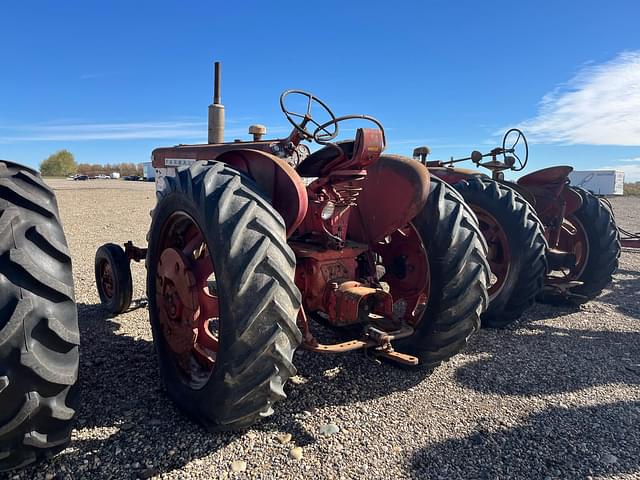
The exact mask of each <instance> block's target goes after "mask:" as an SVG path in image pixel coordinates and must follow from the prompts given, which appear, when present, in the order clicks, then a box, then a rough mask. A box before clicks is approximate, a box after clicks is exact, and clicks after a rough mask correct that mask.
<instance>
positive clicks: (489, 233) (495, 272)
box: [472, 206, 511, 299]
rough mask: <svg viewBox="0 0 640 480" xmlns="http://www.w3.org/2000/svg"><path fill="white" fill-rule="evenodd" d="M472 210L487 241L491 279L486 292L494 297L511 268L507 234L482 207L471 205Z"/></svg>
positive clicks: (502, 285)
mask: <svg viewBox="0 0 640 480" xmlns="http://www.w3.org/2000/svg"><path fill="white" fill-rule="evenodd" d="M472 210H473V212H474V213H475V214H476V217H478V223H479V225H480V231H481V232H482V236H483V237H484V239H485V240H486V242H487V247H488V252H487V261H488V262H489V267H490V269H491V279H490V283H489V288H488V289H487V292H488V293H489V298H490V299H491V298H494V297H495V296H496V295H498V293H500V291H502V288H503V287H504V285H505V281H506V280H507V277H508V276H509V270H510V269H511V252H510V250H509V240H508V238H507V235H506V233H505V231H504V229H503V228H502V226H501V225H500V223H499V222H498V221H497V220H496V219H495V217H494V216H493V215H491V214H490V213H489V212H487V211H486V210H484V209H482V208H478V207H476V206H473V208H472Z"/></svg>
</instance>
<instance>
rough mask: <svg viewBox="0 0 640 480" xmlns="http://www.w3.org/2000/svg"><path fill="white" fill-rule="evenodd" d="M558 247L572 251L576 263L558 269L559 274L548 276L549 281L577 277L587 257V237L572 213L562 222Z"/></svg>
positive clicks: (581, 271) (580, 274) (560, 280)
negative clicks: (569, 266) (570, 266)
mask: <svg viewBox="0 0 640 480" xmlns="http://www.w3.org/2000/svg"><path fill="white" fill-rule="evenodd" d="M558 249H559V250H561V251H563V252H569V253H573V254H574V255H575V256H576V264H575V266H574V267H573V268H565V269H563V270H560V275H554V276H552V277H550V281H551V283H553V282H554V281H556V282H564V281H572V280H577V279H579V278H580V277H581V276H582V274H583V273H584V269H585V267H586V266H587V260H588V258H589V237H588V236H587V232H586V231H585V229H584V226H583V225H582V223H580V220H578V218H577V217H575V216H574V215H569V216H567V217H566V218H565V219H564V220H563V222H562V228H561V229H560V239H559V241H558Z"/></svg>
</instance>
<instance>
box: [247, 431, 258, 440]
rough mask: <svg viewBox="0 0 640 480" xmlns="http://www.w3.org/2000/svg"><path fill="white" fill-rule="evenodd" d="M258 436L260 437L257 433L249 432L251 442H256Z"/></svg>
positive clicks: (248, 436)
mask: <svg viewBox="0 0 640 480" xmlns="http://www.w3.org/2000/svg"><path fill="white" fill-rule="evenodd" d="M257 436H258V435H257V434H256V433H255V432H249V433H247V438H248V439H249V440H255V439H256V437H257Z"/></svg>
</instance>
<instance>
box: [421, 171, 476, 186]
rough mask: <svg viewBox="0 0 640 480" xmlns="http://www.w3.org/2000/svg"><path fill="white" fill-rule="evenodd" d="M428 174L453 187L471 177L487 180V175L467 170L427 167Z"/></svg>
mask: <svg viewBox="0 0 640 480" xmlns="http://www.w3.org/2000/svg"><path fill="white" fill-rule="evenodd" d="M428 168H429V173H430V174H431V175H433V176H434V177H438V178H439V179H440V180H442V181H443V182H446V183H448V184H449V185H455V184H456V183H458V182H462V181H464V180H467V179H469V178H471V177H482V178H489V176H488V175H486V174H484V173H482V172H479V171H477V170H471V169H469V168H452V167H428Z"/></svg>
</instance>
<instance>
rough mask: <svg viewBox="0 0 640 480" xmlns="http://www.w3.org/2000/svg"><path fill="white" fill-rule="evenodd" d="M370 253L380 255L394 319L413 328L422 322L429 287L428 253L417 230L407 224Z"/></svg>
mask: <svg viewBox="0 0 640 480" xmlns="http://www.w3.org/2000/svg"><path fill="white" fill-rule="evenodd" d="M372 250H373V251H374V252H375V253H376V254H377V255H379V256H380V258H381V262H380V263H381V264H382V265H383V266H384V269H385V273H384V275H383V276H382V278H381V279H380V280H381V282H384V283H386V284H388V285H389V291H390V293H391V296H392V297H393V313H394V317H396V318H398V319H402V320H404V321H406V322H407V323H408V324H409V325H412V326H416V325H418V324H419V323H420V321H421V320H422V316H423V314H424V310H425V308H426V306H427V302H428V299H429V293H430V287H431V271H430V268H429V259H428V257H427V250H426V248H425V246H424V244H423V243H422V239H421V238H420V234H419V233H418V231H417V230H416V228H415V227H414V226H413V225H412V224H409V225H407V226H406V227H404V228H401V229H398V230H396V231H395V232H393V233H392V234H391V235H389V236H387V237H386V238H385V239H384V240H383V241H382V242H379V243H377V244H376V245H374V246H373V248H372Z"/></svg>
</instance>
